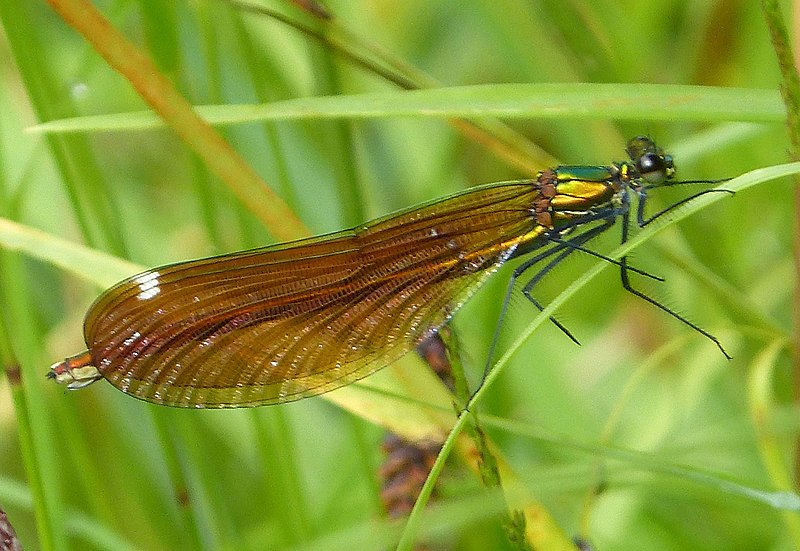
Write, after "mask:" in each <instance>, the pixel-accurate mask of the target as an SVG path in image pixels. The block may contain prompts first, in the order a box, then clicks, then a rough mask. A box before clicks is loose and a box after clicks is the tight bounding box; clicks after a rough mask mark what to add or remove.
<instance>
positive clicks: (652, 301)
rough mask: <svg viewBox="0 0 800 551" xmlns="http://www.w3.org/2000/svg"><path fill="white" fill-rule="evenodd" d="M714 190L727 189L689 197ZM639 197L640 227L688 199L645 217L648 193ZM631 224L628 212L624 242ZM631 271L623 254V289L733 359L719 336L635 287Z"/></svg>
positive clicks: (624, 221) (623, 233) (621, 267)
mask: <svg viewBox="0 0 800 551" xmlns="http://www.w3.org/2000/svg"><path fill="white" fill-rule="evenodd" d="M714 191H727V190H712V189H709V190H705V191H704V192H701V193H697V194H695V195H693V196H692V197H690V198H688V200H691V199H694V198H696V197H699V196H700V195H704V194H706V193H710V192H714ZM639 198H640V199H639V205H638V208H637V210H636V217H637V223H638V224H639V226H640V227H643V226H645V225H647V224H649V223H650V222H652V221H653V220H655V219H656V218H657V217H659V216H662V215H663V214H665V213H667V212H669V211H671V210H673V209H674V208H675V206H677V205H682V204H684V203H686V200H684V201H680V202H678V203H676V205H673V206H672V207H669V208H667V209H664V210H662V211H661V212H659V213H656V214H655V215H654V216H651V217H650V218H649V219H643V212H644V207H643V203H645V202H646V199H647V195H645V194H640V196H639ZM629 224H630V215H629V213H627V212H626V213H625V214H624V215H623V216H622V240H621V241H622V243H625V242H626V241H627V240H628V227H629ZM630 271H633V270H632V269H631V268H630V267H628V257H627V256H623V257H622V258H621V259H620V279H621V280H622V288H623V289H625V290H626V291H628V292H629V293H631V294H632V295H635V296H637V297H639V298H641V299H643V300H645V301H647V302H649V303H650V304H652V305H653V306H655V307H656V308H658V309H659V310H661V311H662V312H666V313H667V314H669V315H670V316H672V317H673V318H675V319H676V320H678V321H680V322H681V323H683V324H684V325H686V326H688V327H691V328H692V329H694V330H695V331H697V332H698V333H700V334H701V335H703V336H704V337H706V338H707V339H709V340H710V341H711V342H713V343H714V344H716V345H717V348H719V350H720V352H722V354H723V355H724V356H725V357H726V358H727V359H729V360H730V359H732V358H731V356H730V355H729V354H728V352H727V351H726V350H725V349H724V348H723V347H722V343H720V342H719V339H718V338H717V337H715V336H714V335H712V334H711V333H709V332H708V331H706V330H705V329H703V328H702V327H700V326H699V325H697V324H696V323H694V322H692V321H689V320H688V319H687V318H685V317H684V316H682V315H680V314H679V313H678V312H676V311H675V310H672V309H671V308H669V307H668V306H666V305H664V304H661V303H660V302H658V301H657V300H656V299H654V298H652V297H650V296H648V295H646V294H645V293H643V292H641V291H639V290H638V289H634V288H633V286H632V285H631V282H630V276H629V273H628V272H630Z"/></svg>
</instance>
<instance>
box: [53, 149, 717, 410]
mask: <svg viewBox="0 0 800 551" xmlns="http://www.w3.org/2000/svg"><path fill="white" fill-rule="evenodd" d="M627 152H628V155H629V157H630V160H629V161H625V162H617V163H612V164H610V165H607V166H559V167H557V168H553V169H549V170H545V171H542V172H540V173H539V174H538V175H537V177H536V178H535V179H532V180H521V181H514V182H502V183H495V184H489V185H485V186H481V187H476V188H473V189H470V190H468V191H464V192H462V193H459V194H457V195H453V196H451V197H447V198H445V199H441V200H437V201H433V202H429V203H425V204H423V205H420V206H417V207H414V208H411V209H407V210H404V211H401V212H398V213H395V214H392V215H389V216H386V217H384V218H379V219H377V220H375V221H372V222H369V223H367V224H364V225H362V226H359V227H357V228H354V229H350V230H345V231H340V232H337V233H332V234H329V235H324V236H321V237H315V238H311V239H303V240H300V241H294V242H291V243H285V244H279V245H274V246H270V247H265V248H260V249H255V250H250V251H244V252H239V253H234V254H227V255H223V256H217V257H213V258H206V259H202V260H193V261H189V262H181V263H179V264H173V265H169V266H164V267H161V268H155V269H153V270H148V271H146V272H143V273H141V274H138V275H135V276H133V277H131V278H128V279H126V280H124V281H122V282H120V283H118V284H117V285H115V286H114V287H112V288H111V289H109V290H108V291H106V292H105V293H103V294H102V295H101V296H100V298H98V299H97V301H96V302H95V303H94V304H93V305H92V306H91V308H90V309H89V312H88V314H87V316H86V320H85V323H84V335H85V339H86V343H87V345H88V350H87V351H85V352H83V353H81V354H78V355H76V356H73V357H70V358H67V359H66V360H65V361H63V362H60V363H57V364H55V365H54V366H53V367H52V368H51V370H50V372H49V373H48V376H49V377H51V378H54V379H55V380H56V381H58V382H59V383H65V384H67V385H68V387H69V388H72V389H74V388H80V387H83V386H85V385H88V384H90V383H92V382H94V381H96V380H98V379H101V378H102V379H106V380H108V381H109V382H110V383H111V384H113V385H114V386H115V387H117V388H119V389H120V390H122V391H123V392H126V393H128V394H130V395H132V396H135V397H137V398H140V399H143V400H147V401H149V402H155V403H158V404H165V405H170V406H180V407H207V408H224V407H239V406H255V405H261V404H279V403H283V402H289V401H292V400H299V399H301V398H305V397H308V396H314V395H318V394H322V393H324V392H327V391H330V390H333V389H335V388H338V387H341V386H344V385H346V384H349V383H352V382H353V381H356V380H358V379H361V378H363V377H366V376H367V375H369V374H371V373H373V372H375V371H377V370H379V369H381V368H382V367H384V366H386V365H387V364H389V363H391V362H392V361H394V360H396V359H397V358H399V357H400V356H402V355H403V354H405V353H407V352H409V351H410V350H412V349H414V347H416V346H417V345H418V344H420V343H421V342H423V341H424V340H425V339H426V338H428V337H430V336H431V335H433V334H434V333H435V332H436V331H438V330H439V329H440V328H441V327H442V325H443V324H444V323H446V322H447V320H448V319H449V318H450V317H451V316H452V315H453V313H454V312H455V311H456V310H458V308H459V307H460V306H461V305H462V304H463V303H464V302H465V301H466V300H467V299H468V298H469V297H470V296H471V295H472V294H473V293H474V292H475V290H476V289H477V288H478V287H479V286H480V285H481V283H483V282H484V281H485V280H486V279H487V278H488V277H489V276H490V275H491V274H492V273H493V272H494V271H495V270H497V269H498V268H499V267H500V266H501V265H502V264H503V263H505V262H507V261H508V260H509V259H512V258H515V257H520V256H523V255H529V256H530V258H527V259H525V260H524V261H522V263H521V264H520V265H519V266H518V267H517V268H516V269H515V270H514V272H513V274H512V282H511V283H510V284H509V287H508V289H509V290H508V293H507V296H506V301H505V303H504V306H503V314H501V317H502V316H503V315H504V314H505V310H506V304H507V303H508V298H509V296H510V293H511V290H512V289H513V288H514V282H516V281H517V280H521V278H523V277H525V275H526V274H528V273H530V272H531V271H533V270H535V271H533V275H532V276H531V277H530V279H528V280H527V281H525V282H524V283H523V285H522V292H523V294H524V295H525V296H526V297H528V299H529V300H530V301H531V302H533V304H535V305H536V306H537V307H539V308H541V305H540V304H539V303H538V302H537V301H536V300H535V299H534V298H533V295H532V293H531V291H532V289H533V287H534V286H535V285H536V284H537V283H538V282H539V281H540V280H541V278H542V277H543V276H544V275H545V274H547V273H548V272H549V271H550V270H552V268H553V267H554V266H556V265H557V264H558V263H559V262H561V261H562V260H563V259H564V258H565V257H567V256H568V255H570V254H572V253H573V252H575V251H582V252H583V253H587V254H591V255H594V256H597V257H600V258H604V259H605V260H607V261H609V262H612V263H614V264H617V265H618V266H619V267H620V271H621V274H622V283H623V286H624V287H625V288H626V289H627V290H628V291H631V292H632V293H634V294H636V295H637V296H640V297H642V298H644V299H645V300H647V301H649V302H650V303H652V304H654V305H655V306H657V307H658V308H660V309H661V310H663V311H665V312H667V313H668V314H670V315H671V316H673V317H675V318H677V319H678V320H680V321H681V322H683V323H685V324H686V325H688V326H690V327H692V328H693V329H695V330H697V331H699V332H700V333H702V334H703V335H704V336H706V337H707V338H709V339H711V340H712V341H713V342H714V343H715V344H716V345H717V346H718V347H719V348H720V350H722V347H721V346H720V343H719V341H718V340H717V339H716V337H714V336H713V335H711V334H710V333H708V332H706V331H705V330H703V329H701V328H700V327H699V326H697V325H695V324H693V323H692V322H690V321H688V320H687V319H686V318H684V317H682V316H681V315H679V314H678V313H676V312H675V311H673V310H671V309H669V308H667V307H666V306H664V305H662V304H660V303H659V302H657V301H655V300H654V299H652V298H650V297H648V296H647V295H645V294H643V293H641V292H639V291H637V290H636V289H634V288H633V287H631V285H630V282H629V279H628V273H629V271H638V270H635V269H634V268H631V267H630V266H628V264H627V261H626V259H625V258H623V259H621V260H614V259H611V258H607V257H604V256H603V255H601V254H599V253H596V252H593V251H591V250H590V249H587V248H586V244H587V243H588V242H589V241H590V240H592V239H593V238H594V237H596V236H598V235H599V234H601V233H602V232H604V231H606V230H607V229H608V228H610V227H611V226H612V225H613V224H614V223H615V221H616V220H617V219H620V218H621V222H622V241H623V242H624V241H625V240H626V239H627V238H628V227H629V223H630V218H631V216H632V215H633V216H635V219H636V222H637V223H638V225H639V226H645V225H647V224H648V223H650V222H651V221H652V220H654V219H655V218H657V217H658V216H661V215H662V214H664V213H665V212H669V211H670V210H672V209H673V208H675V207H677V206H678V205H681V204H683V203H685V202H686V201H688V200H691V199H692V198H694V197H697V196H698V195H701V194H703V193H706V192H707V191H709V190H706V191H701V192H700V193H698V194H695V195H693V196H691V197H689V198H687V199H684V200H683V201H681V202H679V203H677V204H675V205H673V206H672V207H670V208H668V209H666V210H664V211H661V212H659V213H657V214H656V215H654V216H652V217H650V218H647V217H645V205H646V202H647V193H648V191H649V190H651V189H654V188H659V187H665V186H671V185H675V184H677V183H685V182H676V181H675V180H674V174H675V169H674V167H673V161H672V157H671V156H669V155H666V154H664V152H663V151H662V150H661V149H660V148H658V147H657V146H656V145H655V143H654V142H653V141H652V140H650V139H649V138H646V137H637V138H634V139H632V140H631V141H630V142H629V143H628V146H627ZM706 183H709V182H706ZM710 191H714V190H710ZM634 200H635V202H636V207H635V214H632V213H633V207H632V201H634ZM641 273H643V272H641ZM645 275H648V274H645ZM553 321H555V320H553ZM556 323H557V324H558V322H556ZM558 325H559V327H560V328H561V329H562V330H564V331H565V332H567V334H568V335H570V334H569V332H568V331H566V328H564V327H563V326H562V325H560V324H558ZM570 336H571V335H570ZM722 351H723V353H725V351H724V350H722ZM726 356H727V354H726Z"/></svg>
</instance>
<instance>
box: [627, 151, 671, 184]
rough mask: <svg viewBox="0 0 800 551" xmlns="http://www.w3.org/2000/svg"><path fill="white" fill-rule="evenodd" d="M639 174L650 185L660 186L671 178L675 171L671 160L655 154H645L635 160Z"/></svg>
mask: <svg viewBox="0 0 800 551" xmlns="http://www.w3.org/2000/svg"><path fill="white" fill-rule="evenodd" d="M636 169H637V170H638V171H639V174H640V175H641V176H642V178H644V179H645V180H647V181H648V182H650V183H651V184H660V183H661V182H663V181H664V180H667V179H669V178H671V177H672V175H673V174H674V172H675V169H674V168H673V167H672V158H671V157H668V156H664V155H659V154H657V153H645V154H644V155H642V156H640V157H639V158H638V159H637V160H636Z"/></svg>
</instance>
